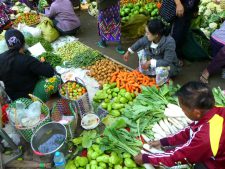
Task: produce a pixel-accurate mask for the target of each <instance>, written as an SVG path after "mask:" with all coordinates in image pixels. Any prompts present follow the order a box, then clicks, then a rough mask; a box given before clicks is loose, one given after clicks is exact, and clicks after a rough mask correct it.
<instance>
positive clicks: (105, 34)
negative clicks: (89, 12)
mask: <svg viewBox="0 0 225 169" xmlns="http://www.w3.org/2000/svg"><path fill="white" fill-rule="evenodd" d="M98 33H99V36H101V39H102V40H104V41H120V37H121V29H120V3H119V2H118V4H116V5H113V6H112V7H110V8H106V9H104V10H100V11H99V16H98Z"/></svg>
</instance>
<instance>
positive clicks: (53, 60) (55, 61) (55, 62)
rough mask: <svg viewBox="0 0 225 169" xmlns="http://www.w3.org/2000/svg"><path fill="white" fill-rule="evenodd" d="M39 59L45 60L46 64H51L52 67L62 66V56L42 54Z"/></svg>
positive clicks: (49, 53)
mask: <svg viewBox="0 0 225 169" xmlns="http://www.w3.org/2000/svg"><path fill="white" fill-rule="evenodd" d="M38 59H40V60H41V59H44V60H45V61H46V62H48V63H50V65H51V66H52V67H56V66H60V65H61V64H62V59H61V58H60V56H59V55H57V54H54V53H51V52H45V53H42V54H41V55H40V56H38Z"/></svg>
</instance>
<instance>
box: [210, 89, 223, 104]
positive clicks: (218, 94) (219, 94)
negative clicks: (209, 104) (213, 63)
mask: <svg viewBox="0 0 225 169" xmlns="http://www.w3.org/2000/svg"><path fill="white" fill-rule="evenodd" d="M212 91H213V95H214V98H215V102H216V105H217V106H223V107H225V95H224V94H223V91H222V90H221V88H220V87H217V88H213V90H212Z"/></svg>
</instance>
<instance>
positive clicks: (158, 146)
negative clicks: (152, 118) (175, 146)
mask: <svg viewBox="0 0 225 169" xmlns="http://www.w3.org/2000/svg"><path fill="white" fill-rule="evenodd" d="M148 144H149V145H150V146H151V147H154V148H157V149H160V148H161V146H162V145H161V143H160V141H159V140H157V141H150V142H149V143H148Z"/></svg>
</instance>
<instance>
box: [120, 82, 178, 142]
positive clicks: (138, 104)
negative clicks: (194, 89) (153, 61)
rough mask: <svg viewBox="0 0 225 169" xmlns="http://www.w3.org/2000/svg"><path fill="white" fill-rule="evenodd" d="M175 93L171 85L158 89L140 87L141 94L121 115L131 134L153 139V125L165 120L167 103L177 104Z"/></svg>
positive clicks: (174, 88) (175, 89)
mask: <svg viewBox="0 0 225 169" xmlns="http://www.w3.org/2000/svg"><path fill="white" fill-rule="evenodd" d="M176 91H177V88H176V87H174V86H173V85H172V84H170V85H163V86H162V87H161V88H159V89H157V88H156V87H155V86H153V87H148V86H146V87H145V86H142V93H140V94H139V95H138V96H137V97H136V98H135V99H134V101H133V102H132V104H130V105H127V106H126V108H125V109H124V111H123V114H122V116H123V117H124V118H125V119H126V120H125V121H126V123H127V124H128V126H129V127H130V130H131V133H132V134H133V135H136V136H138V135H140V133H142V134H145V135H147V136H148V137H149V138H151V139H153V138H154V132H153V131H152V128H153V126H154V124H155V123H158V122H159V121H160V120H162V119H164V118H165V115H164V111H165V108H166V106H167V105H168V104H169V103H172V104H176V103H177V100H176V98H174V93H175V92H176Z"/></svg>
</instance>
